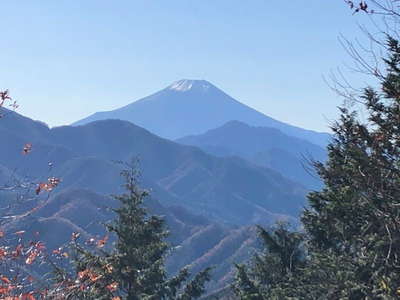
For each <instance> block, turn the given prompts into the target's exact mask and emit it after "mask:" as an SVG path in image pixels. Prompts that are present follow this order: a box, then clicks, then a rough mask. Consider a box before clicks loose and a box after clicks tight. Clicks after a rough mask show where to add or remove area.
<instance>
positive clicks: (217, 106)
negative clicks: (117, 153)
mask: <svg viewBox="0 0 400 300" xmlns="http://www.w3.org/2000/svg"><path fill="white" fill-rule="evenodd" d="M104 119H121V120H127V121H130V122H132V123H134V124H136V125H139V126H141V127H143V128H146V129H147V130H149V131H151V132H152V133H154V134H156V135H158V136H161V137H164V138H168V139H177V138H181V137H184V136H187V135H193V134H201V133H204V132H206V131H207V130H210V129H214V128H216V127H219V126H222V125H223V124H225V123H227V122H229V121H232V120H237V121H241V122H244V123H246V124H249V125H254V126H264V127H272V128H276V129H279V130H281V131H282V132H283V133H285V134H287V135H290V136H294V137H298V138H302V139H306V140H308V141H310V142H312V143H314V144H317V145H321V146H326V144H327V142H328V140H329V134H327V133H319V132H315V131H311V130H306V129H302V128H299V127H295V126H292V125H289V124H286V123H283V122H280V121H277V120H274V119H272V118H270V117H268V116H266V115H264V114H262V113H260V112H258V111H256V110H255V109H253V108H251V107H249V106H246V105H244V104H242V103H240V102H239V101H237V100H235V99H233V98H232V97H230V96H229V95H227V94H226V93H224V92H223V91H222V90H220V89H218V88H217V87H215V86H214V85H213V84H211V83H210V82H208V81H205V80H187V79H184V80H180V81H177V82H175V83H173V84H171V85H170V86H168V87H167V88H165V89H163V90H161V91H159V92H157V93H155V94H152V95H150V96H148V97H145V98H143V99H140V100H138V101H135V102H133V103H131V104H129V105H127V106H124V107H122V108H119V109H116V110H113V111H107V112H97V113H95V114H93V115H91V116H89V117H87V118H85V119H83V120H80V121H78V122H75V123H74V124H73V125H75V126H76V125H82V124H87V123H89V122H92V121H96V120H104Z"/></svg>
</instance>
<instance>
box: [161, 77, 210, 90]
mask: <svg viewBox="0 0 400 300" xmlns="http://www.w3.org/2000/svg"><path fill="white" fill-rule="evenodd" d="M212 86H213V85H212V84H211V83H209V82H208V81H206V80H189V79H182V80H179V81H176V82H174V83H173V84H171V85H170V86H169V87H168V88H167V89H169V90H174V91H178V92H187V91H190V90H203V91H207V90H208V89H209V88H210V87H212Z"/></svg>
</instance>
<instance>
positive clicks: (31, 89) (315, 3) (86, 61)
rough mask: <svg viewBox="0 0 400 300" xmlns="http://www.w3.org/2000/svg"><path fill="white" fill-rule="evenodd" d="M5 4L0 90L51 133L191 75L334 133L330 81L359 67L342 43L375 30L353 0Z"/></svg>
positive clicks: (277, 114) (270, 111)
mask: <svg viewBox="0 0 400 300" xmlns="http://www.w3.org/2000/svg"><path fill="white" fill-rule="evenodd" d="M0 7H1V17H0V32H1V34H0V36H1V45H2V46H1V47H0V88H1V89H4V88H8V89H10V91H11V94H12V95H13V96H14V98H15V99H16V100H17V101H18V102H19V104H20V108H19V112H20V113H22V114H24V115H26V116H28V117H31V118H34V119H38V120H41V121H44V122H46V123H48V124H49V125H50V126H59V125H64V124H70V123H72V122H74V121H76V120H79V119H81V118H83V117H86V116H87V115H89V114H91V113H94V112H96V111H104V110H111V109H114V108H118V107H121V106H123V105H126V104H128V103H130V102H133V101H135V100H138V99H139V98H142V97H145V96H147V95H149V94H151V93H153V92H156V91H158V90H160V89H162V88H164V87H166V86H167V85H169V84H171V83H172V82H173V81H176V80H179V79H183V78H185V79H205V80H208V81H210V82H211V83H213V84H215V85H216V86H218V87H219V88H221V89H222V90H224V91H225V92H227V93H228V94H230V95H231V96H233V97H234V98H235V99H237V100H239V101H241V102H243V103H245V104H247V105H249V106H251V107H253V108H256V109H257V110H259V111H261V112H263V113H265V114H267V115H269V116H271V117H273V118H276V119H279V120H282V121H285V122H288V123H291V124H294V125H298V126H301V127H304V128H309V129H315V130H319V131H326V130H327V124H328V121H329V120H332V119H333V118H334V117H335V116H336V115H337V109H336V107H337V106H338V105H339V104H341V101H342V100H341V99H340V98H339V97H337V96H336V95H335V93H334V92H332V91H331V90H330V89H329V87H328V86H327V84H326V83H325V82H324V80H323V76H327V75H329V72H330V71H331V70H334V69H336V68H337V67H342V66H343V64H345V63H348V62H350V61H351V59H350V58H349V57H348V55H347V54H346V52H345V51H344V50H343V48H342V46H341V45H340V43H339V41H338V36H339V35H340V34H343V35H345V36H346V37H348V38H349V39H353V38H355V37H356V36H357V35H359V34H360V31H359V29H358V23H357V22H363V17H362V16H352V14H351V12H350V10H349V9H348V8H347V7H346V6H345V4H344V3H343V1H342V0H307V1H306V0H287V1H283V0H282V1H269V0H248V1H243V0H241V1H239V0H113V1H110V0H57V1H54V0H40V1H31V0H18V1H2V2H1V6H0ZM353 75H354V74H353ZM356 80H358V79H356Z"/></svg>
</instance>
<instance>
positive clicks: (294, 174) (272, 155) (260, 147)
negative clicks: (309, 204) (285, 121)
mask: <svg viewBox="0 0 400 300" xmlns="http://www.w3.org/2000/svg"><path fill="white" fill-rule="evenodd" d="M176 141H177V142H179V143H182V144H185V145H192V146H196V147H199V148H201V149H203V150H204V151H206V152H208V153H211V154H213V155H217V156H222V157H223V156H240V157H242V158H245V159H247V160H249V161H252V162H254V163H257V164H259V165H262V166H265V167H268V168H271V169H274V170H276V171H278V172H280V173H281V174H284V175H285V177H288V178H290V179H292V180H294V181H297V182H301V183H302V184H304V185H305V186H306V187H308V188H319V187H320V186H321V182H320V181H319V179H318V178H317V176H315V175H314V174H312V171H313V170H312V167H311V166H310V165H309V164H310V161H312V160H317V161H325V160H326V151H325V150H324V149H323V148H321V147H319V146H317V145H315V144H312V143H310V142H308V141H306V140H303V139H299V138H296V137H292V136H288V135H286V134H284V133H282V132H281V131H280V130H278V129H276V128H271V127H255V126H249V125H247V124H245V123H243V122H240V121H229V122H228V123H226V124H224V125H223V126H221V127H218V128H215V129H212V130H209V131H207V132H206V133H204V134H200V135H192V136H187V137H184V138H181V139H178V140H176Z"/></svg>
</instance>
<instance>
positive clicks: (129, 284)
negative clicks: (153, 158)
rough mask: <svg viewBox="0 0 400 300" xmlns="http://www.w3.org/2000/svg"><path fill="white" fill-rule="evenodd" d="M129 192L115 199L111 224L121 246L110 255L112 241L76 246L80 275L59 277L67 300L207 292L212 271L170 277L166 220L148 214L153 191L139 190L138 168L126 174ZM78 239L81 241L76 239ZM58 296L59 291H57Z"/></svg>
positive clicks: (137, 299)
mask: <svg viewBox="0 0 400 300" xmlns="http://www.w3.org/2000/svg"><path fill="white" fill-rule="evenodd" d="M122 176H123V177H124V178H125V180H126V183H125V188H126V193H124V194H122V195H118V196H115V199H117V200H118V201H119V203H120V206H119V207H118V208H116V209H114V212H115V213H116V218H115V220H114V221H113V222H112V223H111V224H108V225H107V229H108V231H109V234H110V235H111V236H113V235H114V236H115V238H116V242H115V244H114V245H113V248H114V249H113V250H111V251H105V250H103V249H104V248H103V246H104V245H105V243H106V241H107V239H108V238H107V237H105V238H104V239H102V240H99V241H97V243H96V244H97V247H96V248H97V249H96V250H88V249H87V247H83V246H81V245H80V244H79V243H77V242H76V239H75V241H74V242H73V245H74V246H73V248H74V252H75V255H74V260H75V263H76V276H75V277H73V278H71V279H69V280H68V279H66V278H67V277H66V275H65V274H64V273H63V272H60V273H59V277H58V282H59V283H60V284H61V285H62V288H61V289H60V290H61V291H62V293H63V295H64V297H65V298H67V299H126V300H145V299H146V300H150V299H157V300H162V299H168V300H172V299H176V300H190V299H196V298H198V297H200V296H201V295H202V294H204V292H205V287H204V286H205V283H206V282H207V281H208V280H209V279H210V275H209V272H210V270H209V269H206V270H204V271H202V272H200V273H198V274H197V275H196V276H194V278H193V279H192V280H189V277H190V273H189V272H188V270H187V269H186V268H185V269H182V270H181V271H180V272H179V274H178V275H177V276H175V277H173V278H171V279H168V278H167V274H166V270H165V266H164V263H165V257H166V255H167V252H168V250H169V247H168V245H167V243H166V242H165V238H166V237H167V232H166V230H165V228H164V221H163V220H162V219H161V218H159V217H157V216H149V215H148V214H147V211H146V209H145V208H144V207H143V201H144V199H145V198H146V197H147V196H148V192H147V191H145V190H142V189H141V188H139V185H138V182H137V174H136V173H135V171H134V169H131V170H127V171H123V172H122ZM75 238H76V237H75ZM54 294H55V295H56V296H55V297H54V298H57V297H58V296H59V295H60V292H58V291H56V292H55V293H54Z"/></svg>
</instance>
